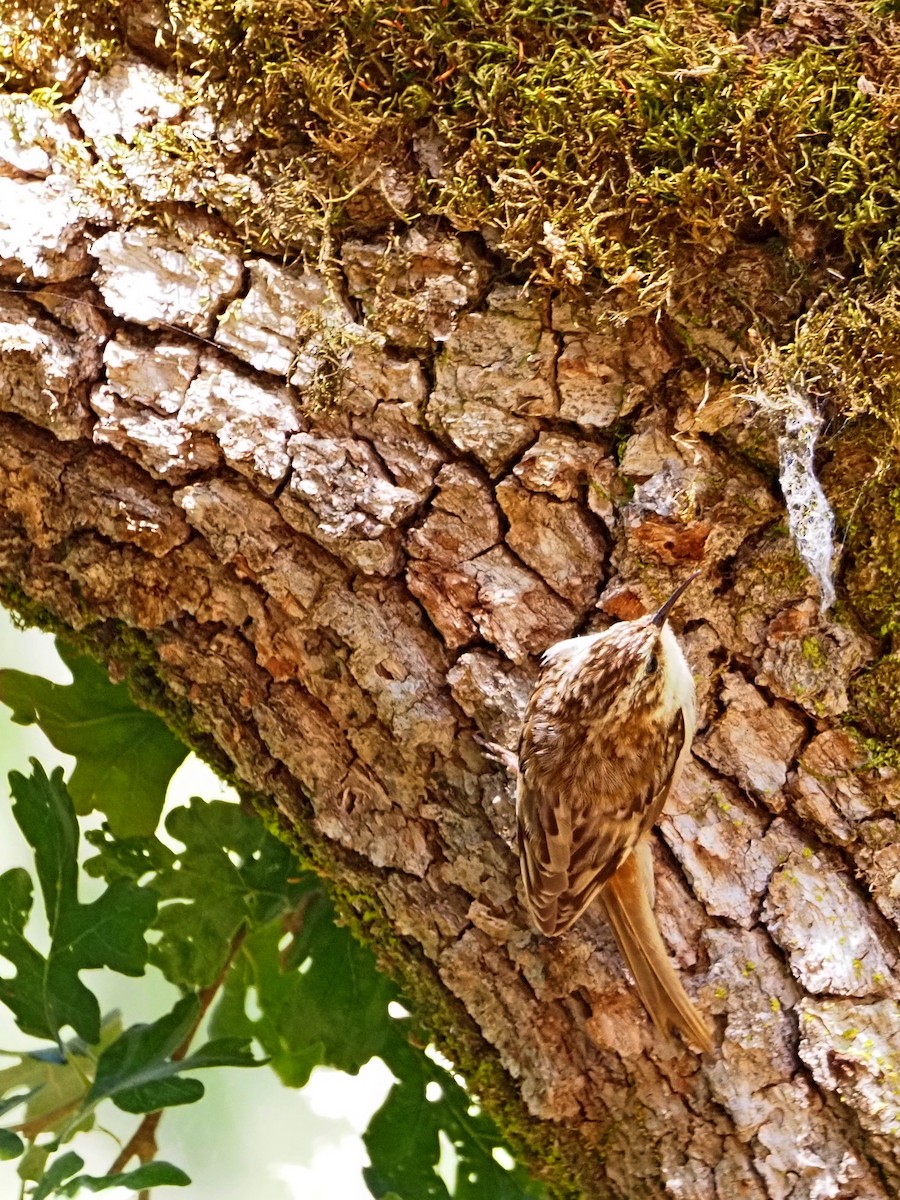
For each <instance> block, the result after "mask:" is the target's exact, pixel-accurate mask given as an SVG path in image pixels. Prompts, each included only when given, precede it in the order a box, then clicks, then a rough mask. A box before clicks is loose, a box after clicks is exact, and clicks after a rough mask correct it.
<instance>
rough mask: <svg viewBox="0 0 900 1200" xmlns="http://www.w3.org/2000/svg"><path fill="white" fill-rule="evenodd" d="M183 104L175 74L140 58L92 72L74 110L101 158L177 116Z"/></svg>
mask: <svg viewBox="0 0 900 1200" xmlns="http://www.w3.org/2000/svg"><path fill="white" fill-rule="evenodd" d="M183 107H184V100H183V98H182V97H179V96H178V95H177V91H176V85H175V83H174V81H173V80H172V78H171V76H169V75H167V74H166V72H165V71H162V70H160V68H159V67H154V66H151V64H150V63H146V62H141V61H140V60H138V59H121V60H119V61H118V62H115V63H113V64H112V66H111V67H110V68H109V70H108V71H106V72H105V73H104V74H102V75H100V74H92V75H89V76H88V78H87V79H86V80H85V82H84V86H83V87H82V89H81V91H80V92H79V93H78V95H77V96H76V98H75V99H74V100H73V101H72V112H73V113H74V115H75V117H76V119H77V121H78V123H79V125H80V126H81V129H82V131H83V133H84V134H85V136H86V137H88V138H90V140H91V141H92V142H93V143H94V148H95V149H96V151H97V153H98V154H99V155H101V157H109V156H110V154H112V155H113V156H115V155H116V154H117V152H118V151H119V149H120V148H121V146H122V143H128V142H133V141H134V139H135V137H136V136H137V134H138V133H139V131H141V130H143V129H149V128H151V126H153V125H155V124H156V123H157V121H166V120H171V119H172V118H173V117H177V116H178V115H179V114H180V113H181V111H182V109H183Z"/></svg>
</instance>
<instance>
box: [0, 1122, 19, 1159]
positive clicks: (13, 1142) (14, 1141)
mask: <svg viewBox="0 0 900 1200" xmlns="http://www.w3.org/2000/svg"><path fill="white" fill-rule="evenodd" d="M24 1149H25V1143H24V1142H23V1141H22V1139H21V1138H20V1137H19V1135H18V1134H17V1133H13V1131H12V1130H11V1129H0V1161H7V1160H8V1159H10V1158H18V1157H19V1155H20V1154H21V1153H22V1152H23V1151H24Z"/></svg>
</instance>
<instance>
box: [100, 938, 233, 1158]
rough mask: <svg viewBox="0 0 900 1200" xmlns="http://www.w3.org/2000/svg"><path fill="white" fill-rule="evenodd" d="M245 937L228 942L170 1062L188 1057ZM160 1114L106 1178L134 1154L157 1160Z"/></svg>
mask: <svg viewBox="0 0 900 1200" xmlns="http://www.w3.org/2000/svg"><path fill="white" fill-rule="evenodd" d="M246 936H247V930H246V929H245V928H244V926H241V928H240V929H239V930H238V931H237V933H236V934H235V935H234V937H233V938H232V939H231V945H230V947H229V948H228V957H227V958H226V959H225V962H224V963H223V964H222V970H221V971H220V972H219V974H218V976H217V977H216V978H215V979H214V980H213V982H212V983H211V984H209V986H208V987H205V988H203V990H202V991H201V992H200V995H199V1000H200V1007H199V1009H198V1010H197V1016H196V1017H195V1019H194V1021H193V1022H192V1023H191V1027H190V1029H189V1030H188V1031H187V1033H186V1034H185V1036H184V1039H183V1041H182V1043H181V1045H180V1046H179V1047H178V1048H177V1049H176V1050H173V1052H172V1062H180V1061H181V1059H183V1058H184V1056H185V1055H186V1054H187V1052H188V1050H190V1048H191V1042H192V1041H193V1040H194V1038H195V1037H196V1034H197V1030H198V1029H199V1028H200V1023H201V1021H202V1020H203V1018H204V1017H205V1016H206V1013H207V1011H208V1010H209V1006H210V1005H211V1004H212V1002H213V1000H215V998H216V993H217V992H218V991H219V989H220V988H221V986H222V984H223V983H224V982H225V976H226V975H227V974H228V970H229V968H230V967H231V964H232V963H233V962H234V960H235V958H236V957H237V953H238V951H239V950H240V948H241V946H242V945H243V942H244V938H245V937H246ZM162 1115H163V1109H161V1108H160V1109H157V1110H156V1112H151V1113H147V1115H146V1116H145V1117H144V1119H143V1120H142V1121H141V1123H140V1125H138V1127H137V1129H136V1130H135V1131H134V1133H133V1134H132V1136H131V1138H130V1139H129V1140H128V1142H127V1143H126V1145H124V1146H123V1147H122V1149H121V1150H120V1151H119V1153H118V1154H117V1155H116V1160H115V1162H114V1163H113V1164H112V1166H111V1167H110V1168H109V1170H108V1171H107V1172H106V1173H107V1175H118V1173H119V1172H120V1171H123V1170H124V1169H125V1167H126V1166H127V1164H128V1163H129V1162H130V1161H131V1159H132V1158H134V1156H135V1155H137V1157H138V1158H139V1159H140V1161H141V1162H142V1163H147V1162H152V1161H153V1159H154V1158H155V1157H156V1151H157V1145H156V1128H157V1126H158V1125H159V1122H160V1118H161V1117H162Z"/></svg>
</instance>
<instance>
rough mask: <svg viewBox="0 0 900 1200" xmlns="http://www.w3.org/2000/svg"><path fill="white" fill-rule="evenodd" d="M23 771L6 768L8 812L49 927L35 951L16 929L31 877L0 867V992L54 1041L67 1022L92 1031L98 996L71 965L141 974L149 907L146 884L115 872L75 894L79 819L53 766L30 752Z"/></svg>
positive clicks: (31, 1028)
mask: <svg viewBox="0 0 900 1200" xmlns="http://www.w3.org/2000/svg"><path fill="white" fill-rule="evenodd" d="M32 766H33V774H32V776H31V777H30V778H26V777H25V776H24V775H20V774H19V773H18V772H17V771H13V772H12V773H11V774H10V777H9V778H10V787H11V790H12V794H13V797H14V803H13V815H14V816H15V818H16V821H17V822H18V824H19V827H20V829H21V830H22V832H23V834H24V835H25V837H26V839H27V841H28V843H29V844H30V846H31V847H32V849H33V850H34V858H35V869H36V873H37V876H38V880H39V882H40V886H41V891H42V893H43V897H44V904H45V907H46V911H47V922H48V925H49V927H50V950H49V951H48V953H47V955H46V956H44V955H42V954H39V953H38V951H36V950H35V949H34V947H33V946H32V945H31V944H30V943H29V942H28V941H27V939H26V938H25V925H26V922H27V920H28V915H29V913H30V911H31V880H30V879H29V877H28V875H27V873H26V872H25V871H23V870H21V869H19V868H13V869H12V870H10V871H7V872H5V874H3V875H0V955H2V956H3V957H4V958H6V959H7V960H8V961H9V962H10V963H11V964H12V966H13V967H14V968H15V971H16V974H15V976H14V977H13V978H11V979H10V978H2V979H0V1001H2V1002H3V1003H4V1004H5V1005H6V1006H7V1007H8V1008H9V1009H10V1010H11V1011H12V1013H13V1015H14V1016H15V1018H16V1021H17V1023H18V1025H19V1027H20V1029H22V1030H23V1032H25V1033H29V1034H33V1035H34V1036H36V1037H46V1038H53V1039H55V1040H57V1041H59V1035H60V1030H61V1029H62V1028H63V1027H64V1026H66V1025H69V1026H71V1027H72V1028H73V1029H74V1030H75V1032H76V1033H77V1034H79V1035H80V1036H81V1037H82V1038H84V1039H85V1041H87V1042H89V1043H91V1044H93V1043H96V1042H98V1041H99V1039H100V1009H99V1006H98V1004H97V999H96V997H95V996H94V994H93V992H91V991H90V990H89V989H88V988H87V987H86V986H85V985H84V984H83V983H82V982H81V979H80V978H79V972H80V971H83V970H86V969H92V968H97V967H104V966H106V967H110V968H111V969H112V970H114V971H119V972H120V973H121V974H124V975H142V974H143V972H144V969H145V966H146V961H147V947H146V943H145V941H144V931H145V930H146V928H147V926H148V925H149V923H150V921H151V920H152V918H153V916H154V914H155V912H156V899H155V897H154V896H153V894H152V893H150V892H148V891H146V890H145V889H143V888H140V887H137V886H136V885H135V884H134V883H132V882H130V881H128V880H125V879H119V880H115V881H114V882H113V883H111V884H110V886H109V887H108V888H107V889H106V891H105V892H104V893H103V895H101V896H100V897H98V899H96V900H94V901H93V902H92V903H91V904H82V903H81V902H80V901H79V899H78V823H77V821H76V819H75V814H74V812H73V809H72V802H71V800H70V799H69V795H68V793H67V791H66V788H65V786H64V784H63V782H62V769H61V768H57V770H56V771H54V772H53V776H52V778H50V779H48V778H47V775H46V773H45V771H44V769H43V767H42V766H41V765H40V763H38V762H37V761H35V760H32Z"/></svg>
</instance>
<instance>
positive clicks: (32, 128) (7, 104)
mask: <svg viewBox="0 0 900 1200" xmlns="http://www.w3.org/2000/svg"><path fill="white" fill-rule="evenodd" d="M73 142H74V138H73V136H72V133H71V131H70V130H69V127H68V126H67V125H66V122H65V121H64V120H63V118H62V117H61V116H60V115H59V113H56V112H53V111H51V109H49V108H47V106H46V105H44V104H38V103H37V101H36V100H33V99H32V98H31V97H30V96H24V95H2V96H0V175H30V176H32V177H33V178H41V179H44V178H46V176H47V175H49V174H51V172H52V171H53V169H54V164H55V160H56V158H57V156H58V155H59V154H60V153H61V152H62V151H63V150H64V149H65V150H66V151H68V150H69V149H70V148H71V147H72V143H73Z"/></svg>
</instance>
